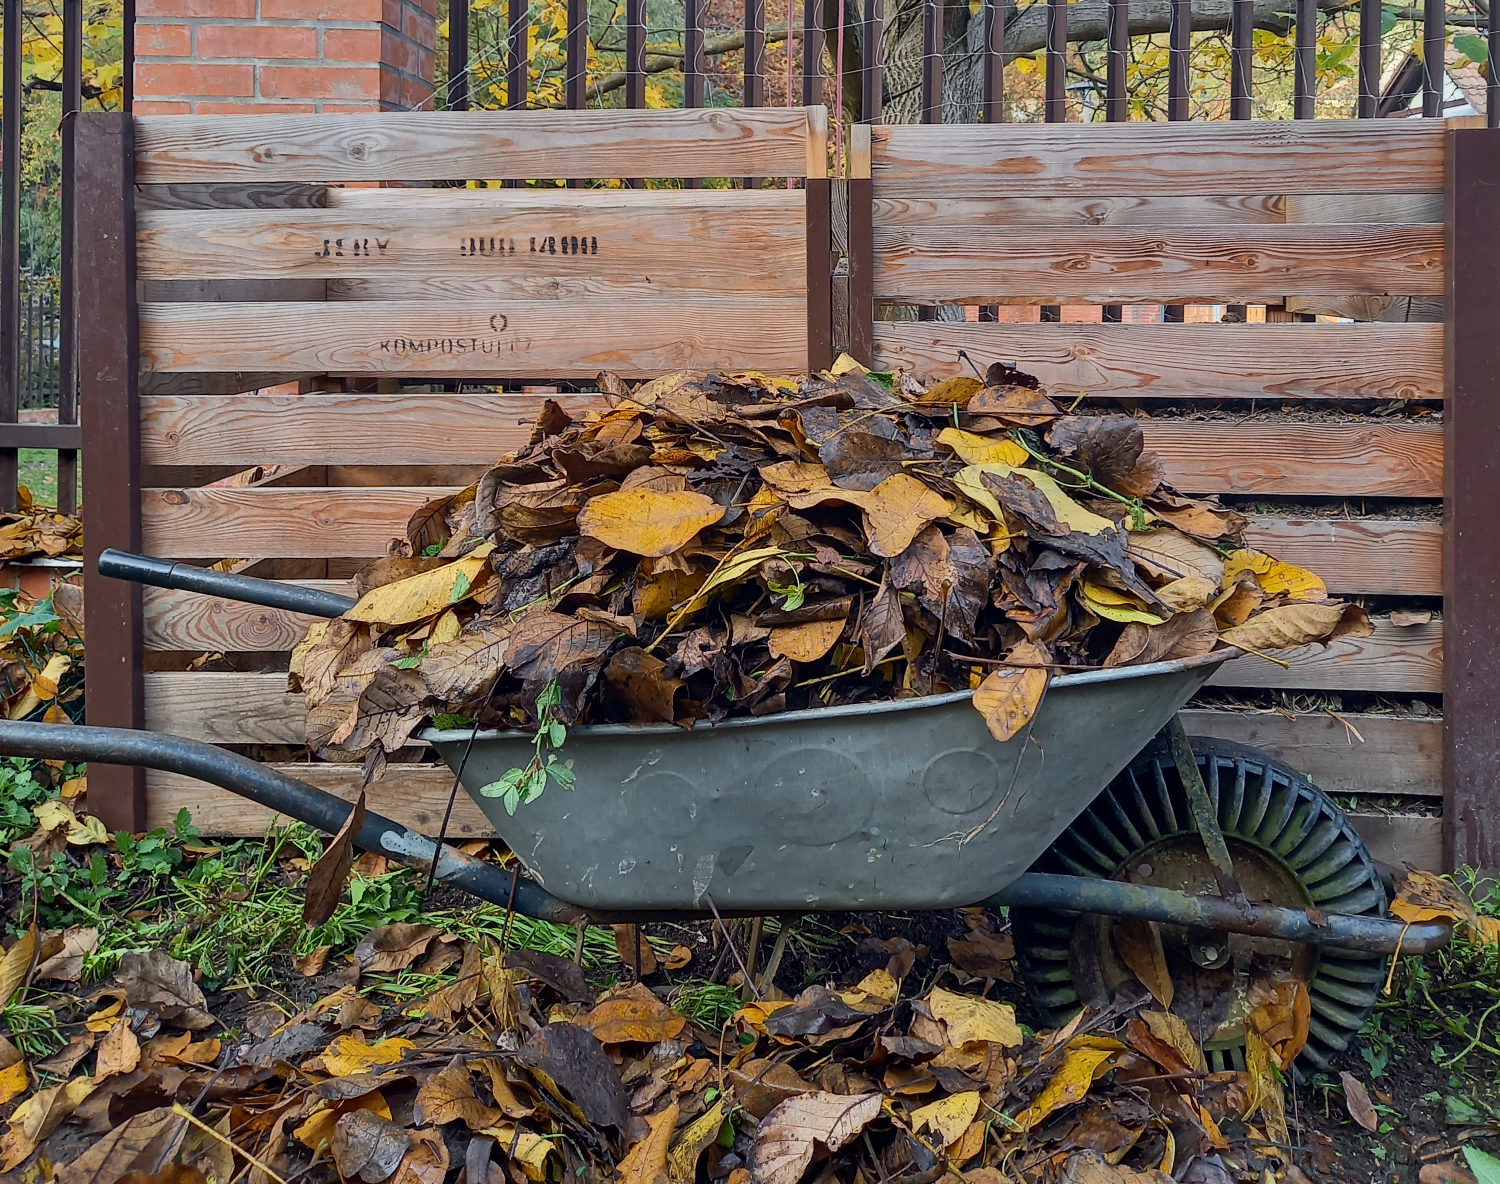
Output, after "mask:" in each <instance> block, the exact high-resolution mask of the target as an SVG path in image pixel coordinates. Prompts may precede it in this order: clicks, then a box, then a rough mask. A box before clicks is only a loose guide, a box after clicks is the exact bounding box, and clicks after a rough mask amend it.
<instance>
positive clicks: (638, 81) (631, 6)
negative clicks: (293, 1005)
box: [625, 0, 646, 108]
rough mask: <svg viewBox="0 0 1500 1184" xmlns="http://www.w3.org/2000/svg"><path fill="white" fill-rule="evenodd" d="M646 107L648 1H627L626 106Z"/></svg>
mask: <svg viewBox="0 0 1500 1184" xmlns="http://www.w3.org/2000/svg"><path fill="white" fill-rule="evenodd" d="M645 105H646V0H625V106H627V107H631V108H638V107H644V106H645Z"/></svg>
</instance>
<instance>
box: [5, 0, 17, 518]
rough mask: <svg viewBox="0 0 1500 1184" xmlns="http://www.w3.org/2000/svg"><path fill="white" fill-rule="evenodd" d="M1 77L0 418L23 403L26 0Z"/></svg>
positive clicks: (9, 33) (9, 28)
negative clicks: (23, 34)
mask: <svg viewBox="0 0 1500 1184" xmlns="http://www.w3.org/2000/svg"><path fill="white" fill-rule="evenodd" d="M4 13H5V33H4V53H5V68H4V79H3V82H0V102H3V105H4V114H3V115H0V158H3V162H4V163H3V168H0V269H3V274H0V423H15V422H16V420H17V419H18V418H19V412H20V409H21V95H22V91H21V0H5V8H4ZM19 475H20V454H19V453H18V452H17V451H16V450H15V449H14V448H3V447H0V510H14V509H15V508H16V482H17V479H18V477H19Z"/></svg>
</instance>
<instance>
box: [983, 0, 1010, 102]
mask: <svg viewBox="0 0 1500 1184" xmlns="http://www.w3.org/2000/svg"><path fill="white" fill-rule="evenodd" d="M1009 7H1010V6H1009V4H1007V3H1006V0H984V10H983V12H982V14H981V19H983V21H984V65H983V66H982V67H981V69H982V70H983V92H982V94H981V98H980V108H979V121H980V122H981V123H1000V122H1002V121H1003V120H1004V118H1005V13H1006V10H1007V9H1008V8H1009Z"/></svg>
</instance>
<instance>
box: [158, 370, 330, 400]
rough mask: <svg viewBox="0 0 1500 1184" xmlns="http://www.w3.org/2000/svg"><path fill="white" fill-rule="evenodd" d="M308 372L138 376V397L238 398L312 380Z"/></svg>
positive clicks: (242, 372)
mask: <svg viewBox="0 0 1500 1184" xmlns="http://www.w3.org/2000/svg"><path fill="white" fill-rule="evenodd" d="M313 373H314V372H311V371H297V372H294V373H291V374H287V373H281V374H261V373H256V372H253V371H240V372H233V373H228V374H188V373H182V374H152V373H149V372H142V374H141V394H143V395H148V394H150V395H238V394H241V393H243V392H245V391H250V392H254V391H257V390H265V389H266V388H268V387H273V386H281V385H283V384H284V383H288V382H296V381H298V380H299V379H302V378H311V377H313Z"/></svg>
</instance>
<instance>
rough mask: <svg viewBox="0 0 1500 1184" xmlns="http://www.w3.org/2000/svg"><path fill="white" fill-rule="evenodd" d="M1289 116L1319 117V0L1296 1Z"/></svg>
mask: <svg viewBox="0 0 1500 1184" xmlns="http://www.w3.org/2000/svg"><path fill="white" fill-rule="evenodd" d="M1295 53H1296V61H1295V71H1294V73H1295V77H1294V80H1293V83H1292V116H1293V118H1296V119H1316V118H1317V117H1318V108H1317V100H1318V75H1317V68H1318V0H1297V48H1296V51H1295Z"/></svg>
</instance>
